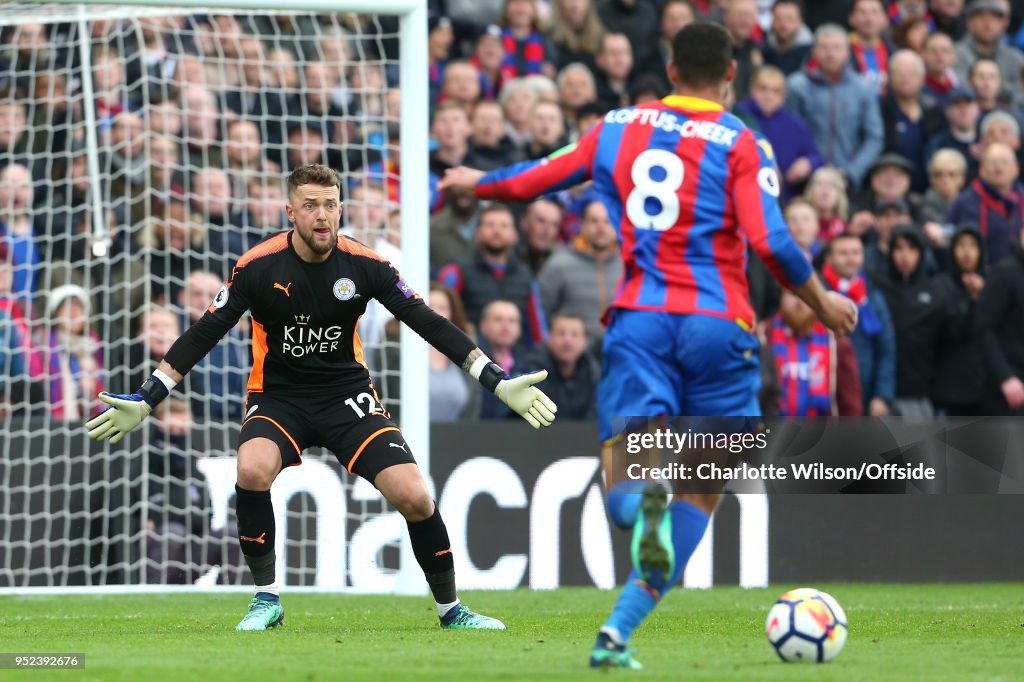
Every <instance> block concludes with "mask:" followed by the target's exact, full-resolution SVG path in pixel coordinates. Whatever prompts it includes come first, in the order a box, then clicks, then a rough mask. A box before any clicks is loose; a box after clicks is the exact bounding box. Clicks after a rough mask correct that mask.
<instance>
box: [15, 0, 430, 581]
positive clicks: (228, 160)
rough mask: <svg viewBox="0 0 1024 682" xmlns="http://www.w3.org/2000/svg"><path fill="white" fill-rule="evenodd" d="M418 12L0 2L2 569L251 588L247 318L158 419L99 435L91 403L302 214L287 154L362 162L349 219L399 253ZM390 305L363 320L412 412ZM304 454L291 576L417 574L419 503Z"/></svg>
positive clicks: (380, 373) (352, 181)
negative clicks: (411, 566)
mask: <svg viewBox="0 0 1024 682" xmlns="http://www.w3.org/2000/svg"><path fill="white" fill-rule="evenodd" d="M362 4H366V3H362ZM381 4H382V5H386V4H387V3H386V2H385V3H381ZM392 4H395V3H392ZM406 4H408V3H406ZM338 6H339V7H342V8H344V7H345V3H344V2H342V3H339V5H338ZM399 24H400V19H399V17H398V16H395V13H394V12H392V14H391V15H387V14H382V15H369V14H355V13H349V12H339V11H334V12H330V13H312V12H296V11H286V10H275V11H253V10H246V11H241V10H223V9H203V8H195V9H183V8H180V7H179V8H157V7H131V6H88V7H82V6H62V5H22V4H6V5H4V6H3V7H2V8H0V588H8V587H35V586H40V587H53V586H79V585H80V586H101V585H172V584H200V585H203V584H209V585H243V584H246V583H248V582H249V581H250V578H249V575H248V571H247V570H246V569H245V565H244V561H243V560H242V558H241V556H240V553H239V550H238V547H237V542H238V541H237V534H236V532H235V530H234V528H233V524H234V503H233V494H234V475H235V473H234V472H235V463H234V459H233V457H234V446H235V440H236V438H237V428H238V424H239V423H240V420H241V417H242V405H243V401H244V390H245V384H246V380H247V376H248V371H249V366H250V348H249V340H248V338H249V334H248V329H247V327H246V321H245V320H243V321H242V323H241V324H240V326H239V328H238V329H235V330H233V331H232V332H231V334H229V335H228V336H227V337H225V338H224V339H223V340H222V341H221V343H220V345H219V346H218V347H217V348H216V349H215V350H214V351H213V352H212V353H211V354H210V355H209V356H208V357H207V358H206V359H205V360H204V361H202V362H201V363H200V364H199V365H198V366H197V367H196V368H195V369H194V370H193V371H192V372H191V373H190V374H189V376H188V377H187V379H186V382H185V383H184V385H183V387H182V389H183V390H176V391H175V392H174V393H173V394H172V397H171V398H170V399H168V400H166V401H164V403H163V404H161V405H160V407H159V409H158V410H157V412H156V414H154V415H153V417H152V418H150V420H148V421H147V423H146V424H145V427H146V428H141V429H138V432H139V433H133V434H132V435H131V436H130V437H129V438H126V439H125V440H124V441H123V442H122V443H120V444H118V445H115V446H109V445H103V446H98V445H96V444H94V443H92V442H91V441H89V440H88V439H87V438H86V436H85V433H84V429H83V422H84V421H85V420H86V419H88V418H89V417H90V415H94V414H96V413H97V412H98V411H99V410H101V409H102V403H99V402H98V401H97V400H96V393H97V392H98V391H100V390H107V391H111V392H115V393H130V392H131V391H133V390H134V389H136V388H137V387H138V386H139V385H140V384H141V382H142V381H143V380H144V379H145V378H146V377H147V376H148V375H149V374H150V372H151V371H152V370H153V368H154V367H155V366H156V362H157V361H158V360H159V358H160V357H162V355H163V353H164V352H165V351H166V350H167V347H168V346H169V343H170V342H171V341H173V340H174V338H176V337H177V336H178V334H179V333H180V332H181V331H182V330H183V328H185V327H187V326H188V325H189V324H190V323H191V321H192V320H194V319H198V317H199V316H201V315H202V314H203V312H204V311H205V309H206V308H207V307H208V306H209V304H210V302H211V301H212V299H213V297H214V295H215V294H216V292H217V290H218V289H219V288H220V286H221V283H222V282H223V281H224V279H225V278H226V275H227V274H228V272H229V269H230V267H231V265H232V264H233V263H234V261H235V259H237V258H238V256H239V255H241V254H242V253H243V252H244V251H245V250H247V249H248V248H250V247H251V246H253V245H254V244H255V243H257V242H258V241H259V240H261V239H262V238H264V237H266V236H268V235H269V234H272V233H273V232H275V231H279V230H281V229H284V228H286V227H287V219H286V216H285V215H284V211H283V205H284V199H285V195H284V178H285V176H286V175H287V173H288V172H289V171H290V170H291V169H293V168H295V167H297V166H299V165H303V164H306V163H312V162H323V163H328V164H329V165H331V166H333V167H334V168H336V169H338V170H339V171H341V172H342V175H343V178H344V187H343V195H344V196H345V199H346V218H345V219H344V220H345V223H346V225H347V229H348V230H349V231H350V232H351V233H352V234H353V235H354V236H356V237H357V238H359V239H360V240H362V241H364V242H366V243H369V244H370V245H371V246H376V247H377V248H378V249H380V250H382V251H383V252H385V253H386V255H388V256H389V257H390V258H392V259H394V260H396V261H397V260H400V251H399V248H398V241H399V238H400V234H401V230H400V227H399V222H398V221H399V213H400V211H399V207H400V203H399V201H400V199H399V195H398V187H399V180H400V174H399V172H398V168H397V159H398V153H397V151H398V150H399V149H400V148H403V145H402V144H401V142H400V138H401V132H402V126H401V125H400V120H399V116H398V112H399V107H400V101H401V93H400V91H399V90H398V85H399V77H400V76H399V72H400V66H399V59H398V56H399V35H400V33H399ZM424 115H425V114H424ZM425 125H426V124H425V123H424V130H425ZM406 130H408V128H406ZM421 144H422V139H421ZM424 153H425V152H424ZM423 182H424V183H425V179H423ZM409 184H411V182H410V183H409ZM410 191H411V190H410ZM424 196H425V190H424ZM397 264H398V263H396V265H397ZM407 279H408V277H407ZM384 323H385V319H384V315H383V314H381V313H380V312H379V311H377V314H376V315H374V311H372V310H371V311H368V315H367V316H366V318H364V321H363V322H361V324H360V333H361V336H362V338H363V342H364V346H365V347H366V348H367V353H366V357H367V361H368V364H369V365H370V368H371V372H372V374H373V376H374V380H375V385H376V386H377V390H378V392H380V393H381V397H382V399H383V401H384V403H385V404H386V405H388V407H389V408H390V409H391V410H392V412H397V409H396V408H397V407H398V405H397V403H396V402H395V400H394V398H395V396H394V395H389V394H388V391H389V388H390V387H392V386H397V381H394V378H395V376H396V374H395V368H396V363H397V359H398V357H399V352H398V345H397V343H396V342H394V341H390V340H388V339H389V337H388V336H387V334H386V333H385V331H384ZM403 352H404V351H403ZM421 447H422V448H426V443H424V444H423V445H422V446H421ZM303 460H304V464H303V466H301V467H296V468H293V469H292V470H288V471H285V472H283V473H282V475H281V477H280V478H279V479H278V481H277V483H275V486H274V491H273V494H274V502H275V510H276V512H277V515H278V531H277V533H278V549H277V553H278V561H279V567H278V579H279V580H281V581H283V582H284V583H285V584H288V585H290V586H310V587H316V588H324V589H360V590H375V591H390V590H394V589H396V579H397V577H398V576H399V571H398V569H399V566H400V565H402V564H404V563H405V562H404V561H403V560H402V559H401V558H400V557H402V556H403V552H404V553H405V555H406V556H407V553H408V550H407V549H405V550H403V549H402V548H401V541H400V538H401V537H403V536H404V534H405V526H404V523H403V522H401V517H400V516H399V515H398V514H397V513H396V512H394V511H392V510H389V509H388V508H387V506H386V504H385V503H384V501H383V500H382V498H381V497H380V496H379V494H378V493H377V491H376V490H375V489H374V488H373V487H372V486H371V485H369V484H368V483H366V482H365V481H362V480H359V481H358V482H357V480H356V479H355V478H354V477H353V478H351V479H350V478H349V477H348V476H347V474H346V473H345V472H344V471H342V470H341V468H340V467H339V466H338V463H337V462H336V460H335V459H334V458H333V456H331V455H330V454H329V453H326V452H316V451H314V452H307V453H306V454H305V455H304V458H303Z"/></svg>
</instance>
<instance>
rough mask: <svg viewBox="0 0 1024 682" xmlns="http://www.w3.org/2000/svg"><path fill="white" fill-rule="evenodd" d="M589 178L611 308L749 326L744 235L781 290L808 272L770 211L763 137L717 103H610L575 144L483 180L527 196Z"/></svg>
mask: <svg viewBox="0 0 1024 682" xmlns="http://www.w3.org/2000/svg"><path fill="white" fill-rule="evenodd" d="M588 179H593V181H594V188H595V189H596V190H597V192H598V193H599V195H600V196H601V197H602V200H603V201H604V203H605V206H606V207H607V209H608V215H609V218H610V219H611V221H612V225H614V226H615V229H616V231H617V233H618V236H619V244H620V247H621V254H622V259H623V265H624V271H623V277H622V280H621V281H620V283H619V286H618V288H617V290H616V294H615V297H614V299H613V301H612V307H613V308H628V309H633V310H652V311H663V312H670V313H680V314H703V315H714V316H718V317H724V318H727V319H732V320H735V321H737V322H739V323H741V324H744V325H752V324H753V318H754V312H753V309H752V307H751V305H750V301H749V298H748V287H747V276H746V264H747V244H748V242H749V244H750V245H751V246H753V248H754V250H755V252H756V253H757V254H758V255H759V256H760V257H761V259H762V260H763V261H764V262H765V264H766V265H767V266H768V268H769V270H770V271H771V273H772V274H773V275H774V276H775V278H776V279H778V280H779V282H780V283H781V284H783V285H784V286H786V287H787V288H794V287H799V286H800V285H802V284H804V282H806V281H807V280H808V279H809V278H810V276H811V265H810V263H809V262H808V260H807V257H806V256H805V255H804V254H803V252H802V251H801V250H800V248H799V246H797V244H796V242H794V241H793V239H792V237H791V236H790V234H789V230H788V228H787V226H786V223H785V221H784V219H783V217H782V212H781V211H780V209H779V204H778V195H779V190H780V186H781V185H780V182H779V177H778V171H777V169H776V166H775V161H774V153H773V152H772V148H771V145H770V144H768V142H767V141H766V140H765V139H764V138H761V137H759V136H757V135H756V134H755V133H754V132H753V131H751V130H750V129H748V128H747V127H746V126H745V125H744V124H743V123H742V122H741V121H740V120H739V119H738V118H736V117H735V116H733V115H732V114H729V113H727V112H725V111H724V110H723V109H722V107H721V106H720V105H718V104H716V103H714V102H710V101H707V100H703V99H697V98H693V97H682V96H678V95H674V96H670V97H666V98H665V99H664V100H662V101H660V102H653V103H649V104H645V105H641V106H636V107H630V108H627V109H617V110H614V111H612V112H610V113H608V114H607V115H606V116H605V117H604V118H603V119H602V120H601V121H600V122H599V123H598V124H597V125H595V126H594V128H593V129H592V130H591V131H590V132H589V133H587V134H586V135H585V136H584V137H583V138H581V139H580V141H579V142H577V143H576V144H575V145H572V146H569V147H566V148H565V149H562V150H560V151H558V152H555V153H554V154H552V155H551V156H549V157H547V158H544V159H539V160H536V161H527V162H524V163H520V164H516V165H513V166H508V167H506V168H500V169H498V170H495V171H492V172H490V173H488V174H486V175H485V176H484V177H483V178H481V180H480V182H479V183H478V184H477V187H476V194H477V196H479V197H481V198H485V199H501V200H505V201H525V200H527V199H531V198H533V197H535V196H537V195H540V194H545V193H548V192H553V191H557V190H560V189H565V188H567V187H571V186H573V185H576V184H579V183H581V182H584V181H586V180H588Z"/></svg>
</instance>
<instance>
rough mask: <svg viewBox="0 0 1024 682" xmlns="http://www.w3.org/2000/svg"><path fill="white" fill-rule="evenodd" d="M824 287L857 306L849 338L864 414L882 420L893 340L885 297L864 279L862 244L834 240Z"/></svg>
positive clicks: (891, 383)
mask: <svg viewBox="0 0 1024 682" xmlns="http://www.w3.org/2000/svg"><path fill="white" fill-rule="evenodd" d="M822 276H823V277H824V279H825V283H826V284H828V286H829V288H831V289H832V290H833V291H838V292H839V293H841V294H843V295H844V296H846V297H848V298H849V299H850V300H852V301H853V302H854V303H856V304H857V309H858V312H859V314H860V317H859V320H858V323H857V328H856V329H854V330H853V334H851V335H850V341H851V342H852V343H853V347H854V350H855V352H856V354H857V367H858V370H859V377H860V388H861V399H862V405H863V410H864V414H866V415H871V416H873V417H884V416H885V415H887V414H889V408H890V406H891V405H892V402H893V400H894V399H895V397H896V336H895V332H894V331H893V327H892V320H891V318H890V316H889V306H888V305H886V303H885V297H884V296H882V294H881V293H880V292H879V291H878V290H877V289H875V288H874V287H873V286H872V285H871V284H869V283H868V280H867V278H866V277H865V276H864V244H863V243H862V242H861V240H860V238H859V237H856V236H854V235H850V234H843V235H839V236H837V237H836V238H835V239H833V240H832V243H831V244H829V246H828V249H827V251H826V252H825V267H824V269H823V271H822Z"/></svg>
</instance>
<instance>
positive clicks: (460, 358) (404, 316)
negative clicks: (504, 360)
mask: <svg viewBox="0 0 1024 682" xmlns="http://www.w3.org/2000/svg"><path fill="white" fill-rule="evenodd" d="M381 276H382V279H383V283H382V287H381V291H380V293H379V294H378V296H377V298H378V300H380V302H381V303H383V304H384V307H386V308H387V309H388V310H390V311H391V313H392V314H393V315H394V316H395V317H396V318H397V319H399V320H400V321H402V322H404V323H405V324H407V325H408V326H409V328H410V329H412V330H413V331H414V332H416V333H417V334H419V335H420V336H421V337H423V339H424V340H425V341H426V342H427V343H429V344H430V345H432V346H433V347H434V348H436V349H438V350H439V351H441V352H442V353H444V354H445V355H446V356H447V357H448V359H449V360H451V361H452V362H454V363H455V364H456V365H458V366H459V367H461V368H462V369H463V370H464V371H466V372H468V373H469V374H470V376H472V377H473V378H474V379H476V380H477V381H479V382H480V383H481V384H482V385H483V387H484V388H486V389H487V390H488V391H490V392H491V393H493V394H494V395H495V396H497V398H498V399H499V400H501V402H503V403H505V404H506V405H508V406H509V407H510V408H512V410H513V411H515V412H516V414H518V415H519V416H520V417H522V418H523V419H525V420H526V421H527V422H529V424H530V426H532V427H533V428H535V429H539V428H540V427H542V426H551V424H552V423H553V422H554V421H555V412H557V411H558V407H557V406H556V405H555V403H554V402H553V401H552V400H551V398H549V397H547V396H546V395H544V392H543V391H541V390H540V389H539V388H537V387H536V386H534V384H538V383H540V382H542V381H544V380H545V379H547V378H548V373H547V370H541V371H539V372H529V373H527V374H522V375H520V376H517V377H510V376H509V375H508V374H506V373H505V370H504V369H502V368H501V367H500V366H499V365H498V364H497V363H496V362H493V361H491V359H490V358H489V357H487V356H486V355H485V354H484V352H483V351H482V350H480V349H479V348H477V347H476V344H475V343H474V342H473V340H472V339H470V338H469V337H468V336H466V334H465V332H463V331H462V330H461V329H459V328H458V327H456V326H455V325H454V324H452V323H451V322H450V321H448V320H446V319H445V318H443V317H441V316H440V315H438V314H437V313H435V312H434V311H433V310H431V309H430V307H429V306H428V305H427V304H426V303H424V302H423V299H422V298H420V296H419V295H418V294H415V293H413V291H412V289H411V288H410V287H409V286H408V285H406V284H405V282H404V281H403V280H402V279H400V278H399V276H398V272H397V271H396V270H395V268H394V266H392V265H391V264H390V263H382V264H381Z"/></svg>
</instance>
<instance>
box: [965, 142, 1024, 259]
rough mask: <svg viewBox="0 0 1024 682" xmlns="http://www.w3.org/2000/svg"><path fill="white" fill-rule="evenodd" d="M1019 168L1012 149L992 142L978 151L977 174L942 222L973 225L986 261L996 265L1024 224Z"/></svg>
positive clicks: (1023, 193)
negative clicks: (979, 237)
mask: <svg viewBox="0 0 1024 682" xmlns="http://www.w3.org/2000/svg"><path fill="white" fill-rule="evenodd" d="M1019 173H1020V168H1019V166H1018V165H1017V155H1016V154H1015V153H1014V151H1013V149H1012V148H1011V147H1010V146H1009V145H1007V144H1003V143H1002V142H993V143H992V144H990V145H988V146H987V147H986V148H985V151H983V152H982V154H981V160H980V163H979V165H978V177H977V178H976V179H975V180H974V181H972V182H971V183H970V184H969V185H968V186H967V188H966V189H965V190H964V191H963V192H961V193H960V195H959V196H958V197H957V198H956V199H955V200H954V201H953V203H952V204H951V205H950V207H949V209H948V210H947V211H946V222H947V223H949V224H951V225H963V224H965V223H967V224H971V225H977V226H978V227H979V228H980V230H981V234H982V237H983V238H984V240H985V254H986V258H987V260H988V263H990V264H991V265H996V264H997V263H999V262H1000V261H1001V260H1003V259H1004V258H1006V257H1007V256H1009V255H1010V246H1011V245H1012V244H1016V243H1019V235H1020V233H1021V228H1022V227H1024V215H1022V203H1021V202H1022V201H1024V186H1021V184H1020V182H1019V181H1018V176H1019Z"/></svg>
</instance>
